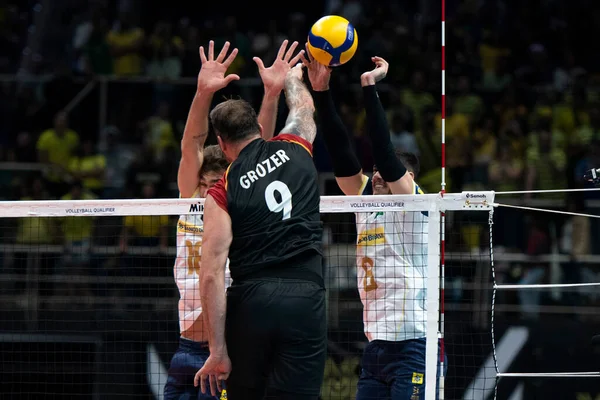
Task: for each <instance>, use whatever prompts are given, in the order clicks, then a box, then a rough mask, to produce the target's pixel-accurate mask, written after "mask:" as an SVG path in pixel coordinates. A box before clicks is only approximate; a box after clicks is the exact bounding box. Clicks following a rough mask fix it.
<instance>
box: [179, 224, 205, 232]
mask: <svg viewBox="0 0 600 400" xmlns="http://www.w3.org/2000/svg"><path fill="white" fill-rule="evenodd" d="M177 232H181V233H195V234H198V233H203V232H204V227H202V226H196V225H190V224H186V223H185V222H181V221H179V222H178V223H177Z"/></svg>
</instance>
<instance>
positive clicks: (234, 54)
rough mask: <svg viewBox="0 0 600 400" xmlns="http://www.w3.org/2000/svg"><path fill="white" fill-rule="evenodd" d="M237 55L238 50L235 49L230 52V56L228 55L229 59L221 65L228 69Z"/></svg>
mask: <svg viewBox="0 0 600 400" xmlns="http://www.w3.org/2000/svg"><path fill="white" fill-rule="evenodd" d="M237 53H238V49H237V48H235V49H233V51H232V52H231V54H229V57H227V59H226V60H225V62H224V63H223V65H224V66H226V67H229V66H230V65H231V63H232V62H233V60H235V57H236V56H237Z"/></svg>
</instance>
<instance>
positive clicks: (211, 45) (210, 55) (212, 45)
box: [208, 40, 215, 61]
mask: <svg viewBox="0 0 600 400" xmlns="http://www.w3.org/2000/svg"><path fill="white" fill-rule="evenodd" d="M214 60H215V42H214V41H212V40H211V41H210V42H208V61H214Z"/></svg>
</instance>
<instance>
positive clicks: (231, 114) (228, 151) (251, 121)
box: [210, 100, 262, 161]
mask: <svg viewBox="0 0 600 400" xmlns="http://www.w3.org/2000/svg"><path fill="white" fill-rule="evenodd" d="M210 122H211V124H212V127H213V129H214V130H215V133H216V134H217V140H218V141H219V146H221V149H222V150H223V153H224V154H225V157H227V159H228V160H229V161H234V160H235V159H236V158H237V156H238V154H239V152H240V150H241V149H242V146H240V145H241V144H244V143H247V142H248V140H249V139H255V138H258V137H260V136H261V135H262V127H261V126H260V124H259V123H258V117H257V116H256V111H254V108H252V105H250V103H248V102H247V101H244V100H226V101H224V102H222V103H221V104H219V105H217V106H216V107H215V108H214V109H213V110H212V111H211V112H210Z"/></svg>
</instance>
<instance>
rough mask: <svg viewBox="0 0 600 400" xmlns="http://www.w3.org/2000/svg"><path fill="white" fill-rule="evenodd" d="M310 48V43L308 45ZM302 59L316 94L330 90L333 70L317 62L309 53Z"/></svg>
mask: <svg viewBox="0 0 600 400" xmlns="http://www.w3.org/2000/svg"><path fill="white" fill-rule="evenodd" d="M307 48H308V43H307ZM305 54H306V55H307V56H308V57H305V55H304V54H303V55H302V57H301V60H302V64H304V66H305V67H306V69H307V71H308V80H309V81H310V85H311V86H312V88H313V90H314V91H315V92H322V91H325V90H328V89H329V79H330V78H331V68H329V67H328V66H325V65H323V64H321V63H320V62H318V61H316V60H315V59H314V58H313V56H312V55H311V54H310V52H309V51H307V52H306V53H305Z"/></svg>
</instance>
